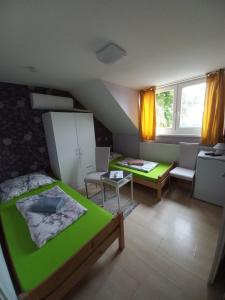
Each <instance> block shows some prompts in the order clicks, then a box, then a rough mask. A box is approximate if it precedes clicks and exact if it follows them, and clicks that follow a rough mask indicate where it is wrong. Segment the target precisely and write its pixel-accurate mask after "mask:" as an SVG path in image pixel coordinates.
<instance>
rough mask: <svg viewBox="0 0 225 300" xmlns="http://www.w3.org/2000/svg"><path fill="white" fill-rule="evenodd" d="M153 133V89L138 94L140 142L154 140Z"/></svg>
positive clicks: (154, 129)
mask: <svg viewBox="0 0 225 300" xmlns="http://www.w3.org/2000/svg"><path fill="white" fill-rule="evenodd" d="M155 132H156V111H155V88H151V89H149V90H146V91H141V92H140V134H141V138H142V140H154V139H155Z"/></svg>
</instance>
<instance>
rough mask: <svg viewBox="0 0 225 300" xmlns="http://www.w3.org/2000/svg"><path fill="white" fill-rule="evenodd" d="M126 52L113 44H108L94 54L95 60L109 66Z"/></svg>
mask: <svg viewBox="0 0 225 300" xmlns="http://www.w3.org/2000/svg"><path fill="white" fill-rule="evenodd" d="M126 55H127V52H126V51H125V50H123V49H122V48H120V47H119V46H117V45H116V44H114V43H109V44H107V45H106V46H104V47H103V48H101V49H100V50H98V51H97V52H96V58H97V59H98V60H99V61H101V62H102V63H104V64H111V63H114V62H116V61H117V60H119V59H121V58H122V57H123V56H126Z"/></svg>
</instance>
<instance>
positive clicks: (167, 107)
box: [156, 78, 206, 135]
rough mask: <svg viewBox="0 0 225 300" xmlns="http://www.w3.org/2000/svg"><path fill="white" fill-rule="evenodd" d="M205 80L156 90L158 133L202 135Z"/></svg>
mask: <svg viewBox="0 0 225 300" xmlns="http://www.w3.org/2000/svg"><path fill="white" fill-rule="evenodd" d="M205 90H206V82H205V78H202V79H195V80H190V81H184V82H182V83H178V84H176V85H171V86H167V87H163V88H159V89H158V90H156V126H157V128H156V130H157V131H156V133H157V134H178V135H179V134H189V135H192V134H193V135H200V133H201V127H202V116H203V110H204V102H205Z"/></svg>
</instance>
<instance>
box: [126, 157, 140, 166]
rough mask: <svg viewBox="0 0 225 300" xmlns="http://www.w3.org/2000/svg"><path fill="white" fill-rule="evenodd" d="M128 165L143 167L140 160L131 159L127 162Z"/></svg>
mask: <svg viewBox="0 0 225 300" xmlns="http://www.w3.org/2000/svg"><path fill="white" fill-rule="evenodd" d="M128 165H136V166H143V165H144V161H143V160H142V159H131V160H129V161H128Z"/></svg>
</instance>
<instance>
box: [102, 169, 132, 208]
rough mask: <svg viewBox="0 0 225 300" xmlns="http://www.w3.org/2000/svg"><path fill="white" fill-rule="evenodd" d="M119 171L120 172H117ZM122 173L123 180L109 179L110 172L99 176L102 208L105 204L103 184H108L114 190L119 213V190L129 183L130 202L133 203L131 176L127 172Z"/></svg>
mask: <svg viewBox="0 0 225 300" xmlns="http://www.w3.org/2000/svg"><path fill="white" fill-rule="evenodd" d="M118 171H120V170H118ZM122 172H123V178H110V172H108V173H105V174H104V175H102V176H101V181H102V185H103V206H104V202H105V186H104V184H108V185H110V186H113V187H115V189H116V195H117V200H118V209H119V211H120V191H119V189H120V188H121V187H122V186H124V185H125V184H127V183H128V182H130V188H131V200H132V201H133V174H131V173H129V172H125V171H122Z"/></svg>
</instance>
